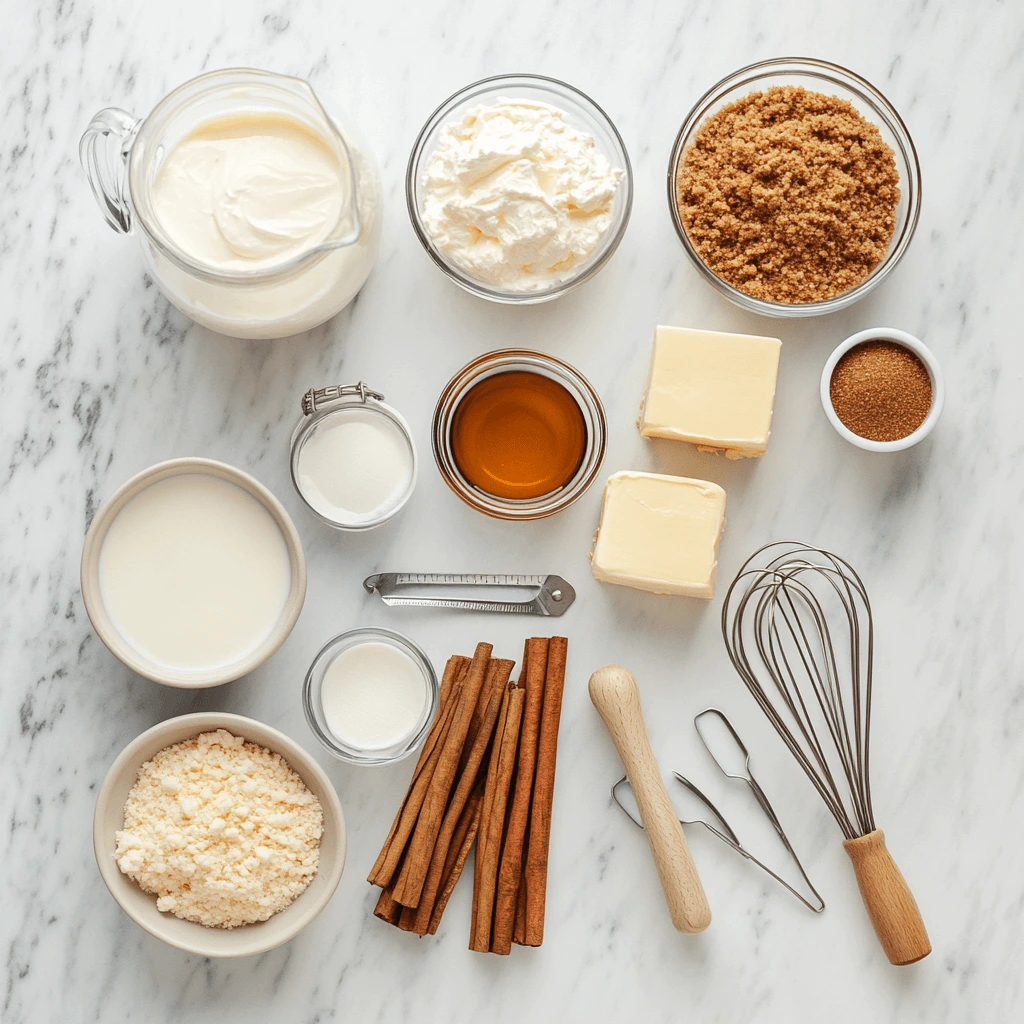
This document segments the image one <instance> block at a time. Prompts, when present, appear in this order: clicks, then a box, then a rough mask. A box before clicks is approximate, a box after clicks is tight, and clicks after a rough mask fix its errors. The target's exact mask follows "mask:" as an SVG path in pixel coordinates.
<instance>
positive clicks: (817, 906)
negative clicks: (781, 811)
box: [612, 708, 825, 914]
mask: <svg viewBox="0 0 1024 1024" xmlns="http://www.w3.org/2000/svg"><path fill="white" fill-rule="evenodd" d="M707 715H713V716H715V717H716V718H718V719H719V720H720V721H721V722H722V724H723V725H724V726H725V728H726V729H727V730H728V732H729V735H730V736H731V737H732V739H733V740H734V741H735V743H736V749H737V750H738V751H739V753H740V756H741V757H742V758H743V769H742V771H740V772H731V771H729V770H728V769H727V768H726V767H725V765H724V764H723V763H722V760H720V759H719V757H718V755H717V754H716V753H715V752H714V750H712V749H711V744H710V743H709V742H708V738H707V736H705V734H704V731H703V730H702V729H701V720H702V719H703V718H705V716H707ZM693 726H694V728H695V729H696V730H697V735H698V736H700V740H701V743H703V744H704V749H705V750H707V752H708V753H709V754H710V755H711V758H712V760H713V761H714V762H715V764H716V765H718V768H719V770H720V771H721V772H722V774H723V775H725V776H727V777H728V778H730V779H740V780H741V781H743V782H745V783H746V784H747V785H748V786H749V787H750V790H751V792H752V793H753V794H754V797H755V799H756V800H757V802H758V804H759V805H760V807H761V810H762V811H763V812H764V815H765V817H766V818H767V819H768V820H769V821H770V822H771V825H772V827H773V828H774V829H775V833H776V835H777V836H778V837H779V839H781V840H782V845H783V846H785V848H786V850H787V852H788V853H789V855H790V857H791V858H792V860H793V863H794V864H795V865H796V866H797V870H799V872H800V875H801V877H802V878H803V880H804V882H805V883H806V884H807V888H808V889H809V890H810V891H811V892H812V893H813V894H814V897H815V899H816V901H817V902H816V903H812V902H811V901H810V900H808V899H807V898H806V897H805V896H803V895H802V894H801V893H799V892H797V890H796V889H794V888H793V886H791V885H790V884H789V882H787V881H786V880H785V879H784V878H782V877H780V876H779V875H778V874H776V872H774V871H773V870H772V869H771V868H770V867H768V865H767V864H765V863H764V862H763V861H760V860H758V858H757V857H755V856H754V855H753V854H752V853H751V852H750V851H749V850H748V849H747V848H746V847H745V846H744V845H743V844H742V843H741V842H740V840H739V837H738V836H737V835H736V832H735V831H734V830H733V828H732V826H731V825H730V824H729V823H728V822H727V821H726V820H725V818H724V817H723V816H722V813H721V811H719V810H718V808H717V807H716V806H715V805H714V804H713V803H712V802H711V801H710V800H709V799H708V798H707V797H706V796H705V795H704V793H702V792H701V791H700V790H699V789H698V788H697V787H696V786H695V785H694V784H693V783H692V782H691V781H690V780H689V779H687V778H685V777H684V776H682V775H680V774H679V772H673V773H672V774H673V776H674V777H675V779H676V781H677V782H679V783H680V784H681V785H683V786H685V787H686V788H687V789H688V790H689V791H690V792H691V793H692V794H693V795H694V796H695V797H696V798H697V799H698V800H699V801H700V802H701V803H702V804H703V805H704V806H705V807H706V808H707V809H708V810H709V811H710V812H711V813H712V814H713V815H714V816H715V818H716V819H717V821H718V825H720V826H721V828H719V827H717V826H716V825H713V824H712V823H711V822H709V821H705V820H704V819H703V818H691V819H687V818H681V819H680V821H681V822H682V824H684V825H698V824H699V825H703V826H704V827H705V828H706V829H707V830H708V831H709V832H711V833H712V834H713V835H715V836H717V837H718V838H719V839H721V840H722V842H723V843H725V844H726V845H727V846H731V847H732V849H734V850H735V851H736V852H737V853H739V854H741V855H742V856H744V857H746V859H747V860H749V861H751V862H753V863H754V864H756V865H757V866H758V867H759V868H761V870H762V871H764V872H766V873H767V874H769V875H771V877H772V878H774V879H775V881H776V882H778V883H779V884H780V885H781V886H782V887H783V888H784V889H786V890H788V891H789V892H790V893H792V894H793V896H795V897H796V898H797V899H798V900H799V901H800V902H801V903H802V904H803V905H804V906H805V907H807V909H808V910H811V911H813V912H814V913H815V914H820V913H821V912H822V911H823V910H824V909H825V901H824V900H823V899H822V898H821V895H820V893H819V892H818V890H817V889H815V888H814V886H813V884H812V883H811V880H810V878H808V877H807V872H806V871H805V870H804V866H803V864H801V863H800V858H799V857H797V855H796V851H795V850H794V849H793V846H792V844H791V843H790V841H789V838H788V837H787V835H786V833H785V832H784V831H783V828H782V824H781V823H780V822H779V818H778V815H777V814H776V813H775V809H774V808H773V807H772V805H771V802H770V801H769V800H768V797H767V795H766V794H765V792H764V790H763V789H762V788H761V786H760V785H759V784H758V782H757V779H755V778H754V775H753V773H752V772H751V770H750V753H749V751H748V750H747V748H746V745H745V744H744V743H743V740H741V739H740V737H739V733H737V732H736V730H735V728H733V724H732V722H730V721H729V719H728V718H727V717H726V716H725V714H724V712H722V711H719V710H718V708H705V709H704V710H703V711H701V712H700V713H699V714H698V715H697V716H696V717H695V718H694V720H693ZM628 781H629V780H628V779H627V778H626V777H625V776H623V777H622V778H621V779H619V781H618V782H616V783H615V785H614V786H612V799H613V800H614V801H615V802H616V803H617V804H618V805H619V807H620V808H621V809H622V810H623V811H624V812H625V813H626V814H627V815H628V817H629V818H630V820H631V821H632V822H633V823H634V824H636V825H639V826H640V828H643V824H642V823H641V822H639V821H637V819H636V818H635V817H634V815H633V814H632V812H631V811H630V810H629V808H627V807H626V806H625V805H624V804H623V803H622V801H621V800H620V799H619V792H618V791H619V789H620V787H622V786H623V785H628Z"/></svg>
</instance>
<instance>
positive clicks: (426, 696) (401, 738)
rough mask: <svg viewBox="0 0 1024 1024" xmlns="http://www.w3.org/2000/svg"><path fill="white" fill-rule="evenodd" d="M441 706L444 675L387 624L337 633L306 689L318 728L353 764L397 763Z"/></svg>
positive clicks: (325, 742)
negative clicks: (439, 675) (440, 683)
mask: <svg viewBox="0 0 1024 1024" xmlns="http://www.w3.org/2000/svg"><path fill="white" fill-rule="evenodd" d="M437 703H438V682H437V676H436V674H435V673H434V669H433V667H432V666H431V664H430V662H429V660H428V659H427V657H426V655H425V654H424V653H423V651H421V650H420V649H419V647H417V646H416V645H415V644H414V643H413V642H412V641H411V640H409V639H408V638H407V637H404V636H402V635H401V634H400V633H394V632H392V631H391V630H386V629H371V628H362V629H352V630H349V631H348V632H346V633H342V634H341V635H339V636H336V637H335V638H334V639H333V640H331V641H330V642H329V643H328V644H326V645H325V646H324V648H323V649H322V650H321V651H320V652H319V654H317V656H316V658H315V659H314V661H313V664H312V665H311V666H310V669H309V672H308V673H307V674H306V681H305V686H304V687H303V707H304V709H305V712H306V720H307V721H308V722H309V726H310V728H311V729H312V730H313V732H314V733H315V734H316V737H317V739H319V740H320V742H321V743H322V744H323V745H324V746H325V747H326V748H327V749H328V750H329V751H330V752H331V753H332V754H334V755H335V756H336V757H338V758H340V759H341V760H343V761H348V762H350V763H352V764H369V765H375V764H391V763H392V762H394V761H398V760H401V759H402V758H403V757H405V756H406V755H408V754H410V753H412V751H413V750H415V749H416V748H417V747H418V746H419V745H420V743H422V741H423V739H424V737H425V736H426V734H427V730H428V729H429V727H430V723H431V721H432V720H433V718H434V715H435V713H436V712H437Z"/></svg>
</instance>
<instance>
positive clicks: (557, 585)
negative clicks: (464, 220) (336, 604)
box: [363, 572, 576, 615]
mask: <svg viewBox="0 0 1024 1024" xmlns="http://www.w3.org/2000/svg"><path fill="white" fill-rule="evenodd" d="M363 586H364V587H365V588H366V589H367V590H368V591H369V592H370V593H371V594H373V593H376V594H379V595H380V597H381V600H382V601H383V602H384V603H385V604H386V605H391V606H393V607H406V608H461V609H464V610H467V611H474V612H511V613H517V614H520V615H564V614H565V611H566V609H567V608H568V607H569V605H571V604H572V603H573V601H575V600H576V591H575V590H573V588H572V587H571V586H570V585H569V584H568V583H567V582H566V581H565V580H563V579H562V577H561V576H527V575H523V574H518V573H512V574H507V573H506V574H497V575H495V574H485V573H474V572H468V573H450V572H444V573H442V572H378V573H374V575H373V576H367V577H366V579H365V580H363ZM412 587H489V588H491V589H494V588H497V587H535V588H537V593H536V594H534V595H533V597H529V598H526V599H525V600H521V601H494V600H487V599H485V600H475V599H474V598H467V597H429V596H425V595H422V594H402V593H401V591H402V590H403V589H407V588H412Z"/></svg>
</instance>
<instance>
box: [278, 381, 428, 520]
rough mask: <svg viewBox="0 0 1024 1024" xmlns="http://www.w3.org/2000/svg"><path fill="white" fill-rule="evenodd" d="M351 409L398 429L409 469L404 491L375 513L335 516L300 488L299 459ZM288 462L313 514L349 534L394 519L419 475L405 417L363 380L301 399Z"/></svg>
mask: <svg viewBox="0 0 1024 1024" xmlns="http://www.w3.org/2000/svg"><path fill="white" fill-rule="evenodd" d="M353 408H358V409H361V410H363V411H365V412H366V413H367V414H369V415H370V416H381V417H383V418H384V419H385V420H386V421H388V422H389V423H391V424H393V425H394V426H395V427H397V428H398V431H399V433H400V434H401V435H402V437H403V438H404V440H405V443H406V445H407V446H408V455H409V462H410V466H411V468H410V471H409V479H408V483H407V484H406V486H405V487H404V489H403V490H402V491H401V492H400V493H398V494H397V495H396V496H395V497H394V499H393V500H391V501H390V502H388V503H387V504H384V505H382V506H381V507H380V508H379V509H378V511H377V512H376V513H375V514H370V515H353V516H351V517H342V516H339V515H337V514H336V512H337V511H339V510H332V509H331V508H330V507H329V506H328V505H327V504H325V503H324V502H322V501H320V500H319V499H318V497H317V496H316V495H315V494H314V493H313V492H312V490H311V489H310V488H309V487H306V488H303V475H302V473H301V467H300V459H301V457H302V449H303V447H304V446H305V445H306V444H307V443H309V442H310V441H311V440H312V439H313V438H315V437H316V435H317V432H318V431H320V430H322V429H324V428H326V427H329V426H331V425H332V423H333V422H337V421H338V419H339V418H341V417H342V416H344V414H345V411H346V410H350V409H353ZM289 463H290V467H291V476H292V483H293V484H294V485H295V490H296V491H297V492H298V495H299V497H300V498H301V499H302V500H303V502H304V503H305V505H306V507H307V508H308V509H309V510H310V511H311V512H312V513H313V515H315V516H316V517H317V518H318V519H319V520H320V521H321V522H324V523H326V524H327V525H328V526H332V527H334V529H336V530H349V531H361V530H372V529H374V528H376V527H378V526H381V525H382V524H384V523H386V522H387V521H388V520H389V519H391V518H392V517H393V516H396V515H397V514H398V513H399V512H400V511H401V510H402V509H403V508H404V507H405V505H406V503H407V502H408V501H409V499H410V498H411V497H412V492H413V490H414V489H415V487H416V476H417V472H418V460H417V457H416V446H415V444H413V440H412V432H411V431H410V429H409V424H408V423H406V421H405V417H404V416H403V415H402V414H401V413H400V412H399V411H398V410H397V409H393V408H392V407H391V406H390V405H387V404H386V403H385V402H384V396H383V395H382V394H381V393H380V392H379V391H371V390H370V388H368V387H367V386H366V384H365V383H364V382H363V381H359V383H358V384H344V385H333V386H331V387H327V388H310V389H309V391H307V392H306V393H305V394H304V395H303V396H302V419H301V420H299V422H298V424H297V425H296V427H295V430H294V431H293V432H292V439H291V455H290V459H289Z"/></svg>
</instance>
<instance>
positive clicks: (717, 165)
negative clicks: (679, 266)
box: [676, 86, 900, 305]
mask: <svg viewBox="0 0 1024 1024" xmlns="http://www.w3.org/2000/svg"><path fill="white" fill-rule="evenodd" d="M899 201H900V190H899V173H898V171H897V170H896V160H895V156H894V154H893V151H892V149H891V147H890V146H888V145H887V144H886V143H885V141H884V140H883V139H882V136H881V134H880V132H879V130H878V127H877V126H876V125H874V124H872V123H871V122H870V121H868V120H866V119H865V118H864V117H863V116H862V115H861V114H860V113H859V112H858V111H857V110H856V108H855V107H854V106H853V104H851V103H849V102H848V101H846V100H843V99H840V98H839V97H837V96H826V95H824V94H823V93H818V92H810V91H808V90H807V89H803V88H800V87H799V86H777V87H774V88H771V89H768V90H766V91H764V92H752V93H750V95H749V96H745V97H743V98H742V99H740V100H737V101H736V102H734V103H730V104H728V105H727V106H725V107H723V108H722V109H721V110H719V111H717V112H716V113H714V114H712V115H711V116H710V117H709V118H708V119H707V120H706V121H704V123H703V124H702V125H701V126H700V128H699V129H698V130H697V133H696V135H695V136H694V141H693V143H692V144H691V145H690V146H689V147H688V148H687V150H686V153H685V154H684V157H683V161H682V164H681V167H680V169H679V172H678V175H677V178H676V204H677V207H678V211H679V216H680V219H681V220H682V223H683V226H684V228H685V229H686V234H687V236H688V237H689V239H690V242H691V243H692V244H693V247H694V248H695V249H696V251H697V253H698V255H699V256H700V258H701V259H702V260H703V262H704V263H705V265H706V266H707V267H708V269H709V270H711V271H712V273H714V274H715V275H716V276H717V277H719V278H721V279H722V280H723V281H725V282H726V283H728V284H730V285H732V286H733V287H734V288H737V289H739V290H740V291H742V292H745V293H746V294H747V295H750V296H752V297H753V298H756V299H760V300H762V301H765V302H773V303H785V304H794V305H796V304H804V303H809V302H823V301H825V300H827V299H832V298H835V297H836V296H838V295H842V294H843V293H844V292H847V291H849V290H850V289H851V288H855V287H856V286H857V285H858V284H860V283H861V282H862V281H863V280H864V279H865V278H866V277H867V276H868V275H869V274H870V273H871V271H872V270H874V269H875V267H877V266H878V264H879V263H881V261H882V260H883V259H884V258H885V254H886V252H887V251H888V248H889V243H890V242H891V241H892V237H893V233H894V231H895V228H896V208H897V206H898V205H899Z"/></svg>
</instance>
